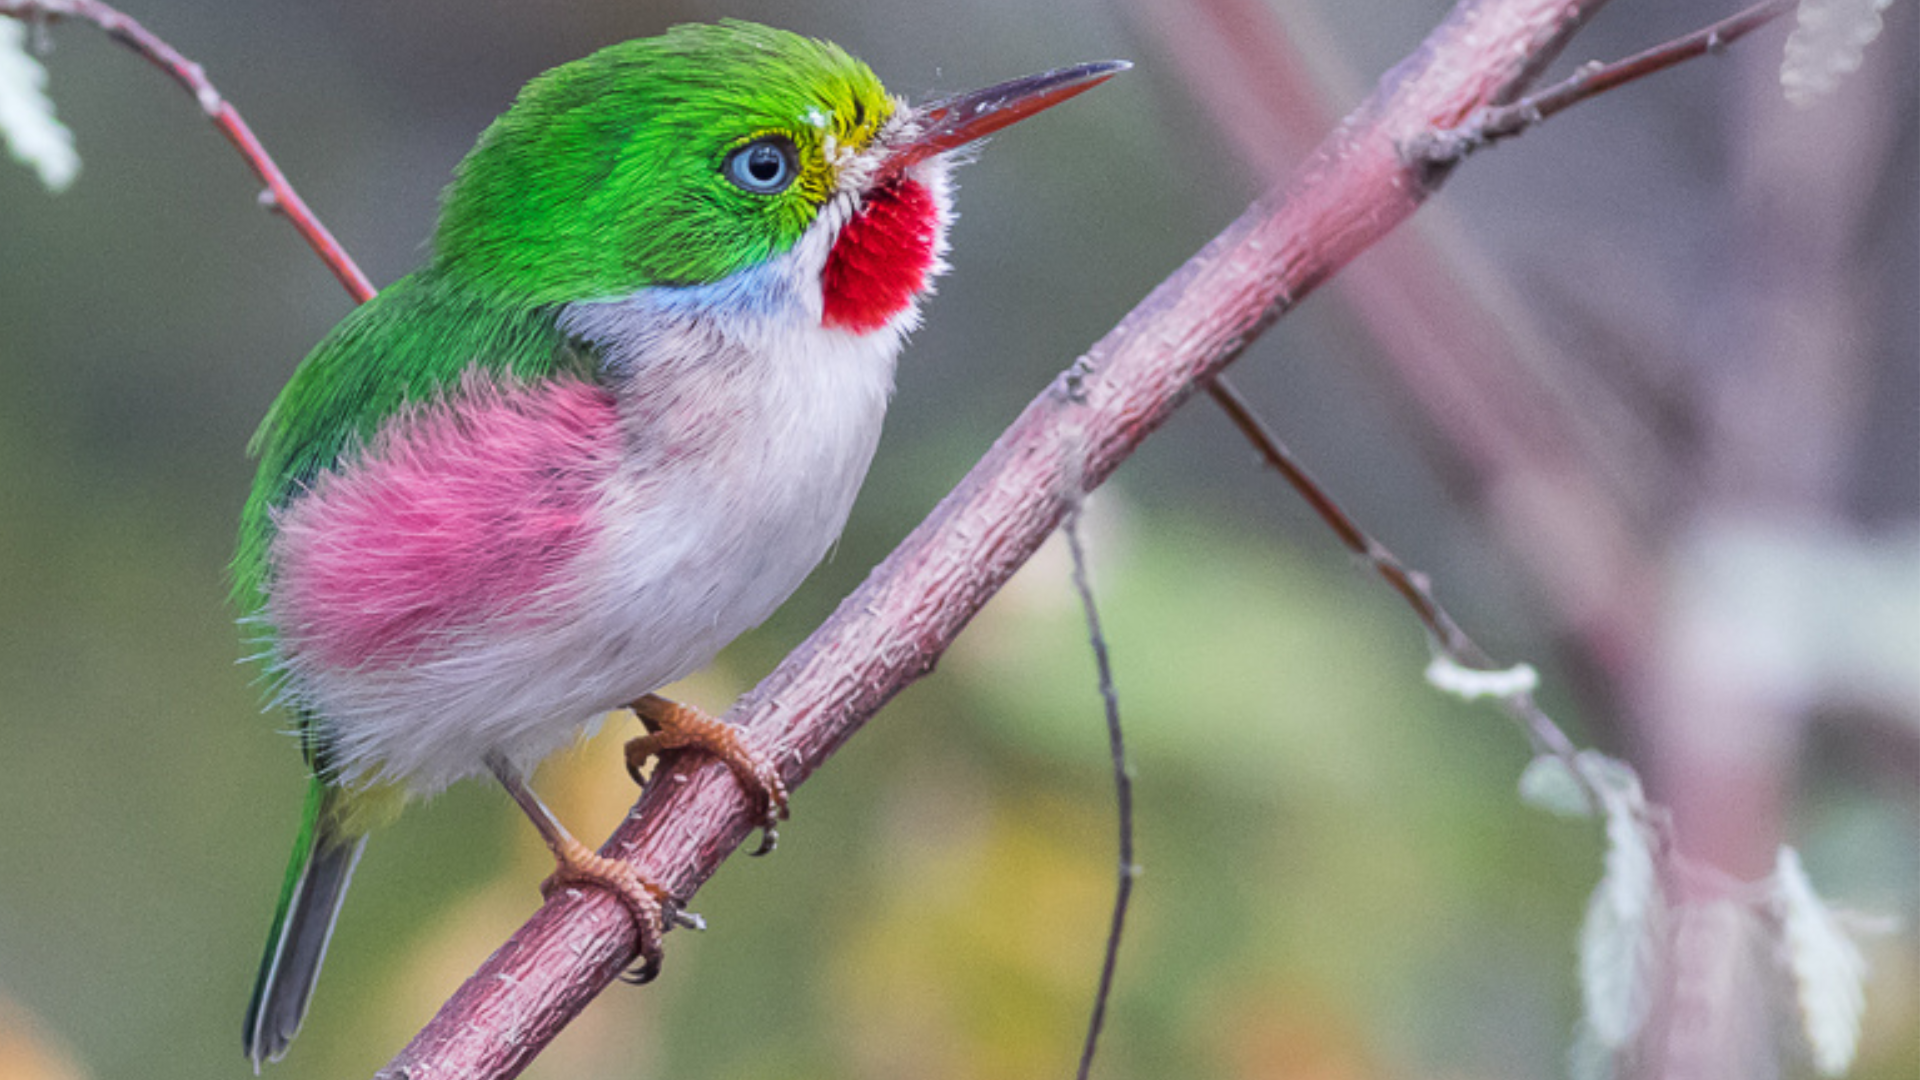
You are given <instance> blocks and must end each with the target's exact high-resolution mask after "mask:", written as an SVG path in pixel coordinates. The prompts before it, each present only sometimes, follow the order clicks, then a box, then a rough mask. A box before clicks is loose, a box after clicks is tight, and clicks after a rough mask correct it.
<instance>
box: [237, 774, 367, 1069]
mask: <svg viewBox="0 0 1920 1080" xmlns="http://www.w3.org/2000/svg"><path fill="white" fill-rule="evenodd" d="M344 798H345V793H344V792H343V791H342V790H341V789H340V788H338V787H335V786H334V785H332V784H329V783H327V782H326V781H324V780H322V779H320V778H319V777H315V778H314V779H313V783H312V786H311V787H309V788H308V789H307V809H306V816H305V817H304V818H303V819H302V821H301V823H300V835H299V836H298V837H297V838H296V839H295V840H294V844H293V862H292V864H291V865H290V866H288V867H287V883H286V885H285V886H284V887H283V888H282V889H281V890H280V906H279V908H278V909H277V910H275V911H274V913H273V930H272V931H271V932H270V933H269V934H268V935H267V954H266V956H265V957H263V958H262V959H261V961H260V976H259V978H258V979H256V980H255V981H254V984H253V1000H252V1001H250V1002H248V1004H247V1030H246V1050H247V1059H248V1060H250V1061H252V1062H253V1071H254V1072H255V1073H256V1074H257V1073H259V1071H260V1063H261V1062H263V1061H278V1060H280V1058H281V1056H282V1055H284V1054H285V1053H286V1052H287V1046H288V1044H290V1043H292V1042H293V1036H294V1033H296V1032H298V1031H299V1030H300V1021H301V1019H302V1018H304V1017H305V1016H306V1015H307V1003H308V1002H309V1001H310V1000H312V998H313V984H314V981H315V980H316V979H318V978H319V977H320V962H321V961H322V960H324V959H326V955H327V940H328V939H329V938H331V937H333V921H334V919H336V918H338V917H339V915H340V901H341V900H342V899H343V898H345V896H346V894H347V883H348V881H350V880H352V878H353V868H354V865H355V864H356V863H358V862H359V861H360V852H361V851H362V850H363V849H364V848H365V847H366V846H367V837H366V834H365V833H364V832H350V831H348V830H347V829H346V828H344V827H343V826H342V822H343V821H344V820H345V816H344V815H342V814H341V813H340V810H341V806H340V803H341V801H342V800H343V799H344Z"/></svg>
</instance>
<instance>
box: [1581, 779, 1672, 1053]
mask: <svg viewBox="0 0 1920 1080" xmlns="http://www.w3.org/2000/svg"><path fill="white" fill-rule="evenodd" d="M1601 798H1602V801H1603V804H1604V809H1605V811H1606V822H1607V856H1606V872H1605V873H1604V874H1603V875H1602V876H1601V878H1600V884H1599V885H1598V886H1596V887H1595V888H1594V890H1593V897H1592V898H1591V899H1590V900H1589V901H1588V902H1587V919H1586V923H1585V924H1584V925H1583V926H1582V927H1581V928H1580V990H1581V997H1582V998H1583V999H1584V1001H1585V1004H1586V1015H1585V1016H1584V1018H1583V1019H1584V1020H1585V1024H1586V1028H1587V1030H1588V1031H1589V1032H1591V1033H1592V1035H1593V1037H1594V1038H1595V1039H1596V1040H1597V1041H1598V1042H1599V1043H1600V1045H1601V1046H1604V1047H1606V1048H1607V1049H1609V1050H1614V1051H1618V1050H1622V1049H1624V1048H1626V1047H1627V1046H1628V1045H1629V1044H1631V1043H1632V1042H1633V1040H1634V1039H1635V1038H1636V1037H1637V1036H1638V1035H1639V1034H1640V1028H1641V1026H1642V1025H1643V1024H1644V1023H1645V1022H1646V1019H1647V1010H1648V1007H1649V1006H1650V1005H1651V1004H1652V998H1653V989H1652V988H1653V983H1654V978H1655V974H1656V972H1657V970H1658V967H1659V963H1660V959H1659V949H1658V942H1659V940H1660V929H1661V927H1662V925H1663V923H1664V921H1665V917H1666V902H1665V899H1664V898H1663V896H1662V894H1661V890H1660V879H1659V874H1658V873H1657V871H1656V868H1655V866H1654V858H1653V845H1652V843H1651V840H1650V838H1649V837H1648V835H1647V832H1646V827H1645V825H1644V824H1643V823H1642V821H1641V812H1642V811H1643V810H1644V809H1645V805H1646V804H1645V801H1644V797H1643V796H1642V795H1641V792H1640V785H1639V781H1638V780H1637V779H1634V778H1633V777H1632V774H1631V773H1629V774H1627V775H1626V777H1625V778H1624V782H1623V783H1621V784H1619V785H1618V786H1615V785H1613V784H1609V785H1607V786H1606V787H1604V788H1602V790H1601Z"/></svg>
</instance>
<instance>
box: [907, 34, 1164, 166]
mask: <svg viewBox="0 0 1920 1080" xmlns="http://www.w3.org/2000/svg"><path fill="white" fill-rule="evenodd" d="M1132 66H1133V65H1132V64H1129V63H1127V62H1126V61H1125V60H1102V61H1098V62H1096V63H1091V64H1076V65H1074V66H1073V67H1069V68H1060V69H1058V70H1056V71H1048V72H1043V73H1042V74H1039V75H1028V76H1027V77H1026V78H1023V79H1014V80H1012V81H1010V82H1003V83H999V84H998V85H995V86H989V87H987V88H986V89H984V90H975V91H974V92H972V93H970V94H961V95H959V96H957V97H951V98H947V99H946V100H944V101H936V102H933V103H932V104H930V105H922V106H921V107H919V108H918V109H915V110H914V114H915V118H916V119H917V120H919V121H920V131H919V133H918V134H916V135H915V136H914V137H913V138H912V139H910V140H908V141H906V142H903V143H901V144H900V145H898V146H895V147H893V148H892V149H891V150H890V151H889V152H888V154H887V157H886V159H885V161H883V162H882V163H881V166H880V177H879V178H880V179H881V180H886V179H889V178H891V177H895V176H898V175H900V174H901V173H902V172H905V171H906V170H907V169H908V168H910V167H911V166H913V164H914V163H915V162H919V161H925V160H926V159H927V158H930V157H932V156H934V155H935V154H943V153H946V152H947V151H948V150H952V149H954V148H955V147H959V146H965V145H966V144H968V143H970V142H973V141H974V140H976V139H979V138H982V137H984V136H987V135H991V134H993V133H994V132H996V131H999V130H1000V129H1001V128H1003V127H1006V126H1007V125H1009V124H1013V123H1017V122H1019V121H1021V120H1025V119H1026V118H1027V117H1029V116H1032V115H1033V114H1034V113H1037V112H1039V111H1040V110H1042V109H1048V108H1052V107H1053V106H1055V105H1058V104H1060V103H1061V102H1063V101H1065V100H1067V99H1068V98H1070V97H1073V96H1075V95H1077V94H1080V93H1083V92H1085V91H1088V90H1091V89H1093V88H1094V87H1096V86H1099V85H1100V84H1101V83H1103V82H1106V81H1107V80H1108V79H1111V78H1113V77H1114V76H1115V75H1118V74H1120V73H1121V72H1123V71H1125V70H1127V69H1128V68H1130V67H1132Z"/></svg>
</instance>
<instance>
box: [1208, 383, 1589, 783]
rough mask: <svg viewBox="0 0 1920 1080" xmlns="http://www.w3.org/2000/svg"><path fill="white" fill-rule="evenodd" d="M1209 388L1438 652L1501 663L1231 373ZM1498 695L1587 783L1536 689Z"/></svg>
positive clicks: (1472, 663)
mask: <svg viewBox="0 0 1920 1080" xmlns="http://www.w3.org/2000/svg"><path fill="white" fill-rule="evenodd" d="M1207 393H1208V394H1210V395H1211V396H1212V397H1213V400H1214V402H1215V403H1216V404H1218V405H1219V406H1220V408H1221V409H1223V410H1225V412H1226V414H1227V417H1228V418H1229V419H1231V420H1232V421H1233V426H1234V427H1236V428H1239V429H1240V433H1241V434H1242V435H1244V436H1246V438H1247V441H1248V442H1251V443H1252V444H1253V446H1254V449H1256V450H1258V451H1259V452H1260V456H1261V457H1262V458H1263V459H1265V460H1266V462H1267V464H1269V465H1271V466H1273V468H1274V469H1275V470H1276V471H1278V472H1279V473H1280V475H1281V476H1282V477H1284V478H1285V479H1286V481H1287V483H1288V484H1289V485H1291V486H1292V487H1293V490H1294V491H1296V492H1298V493H1299V494H1300V497H1301V498H1303V499H1305V500H1306V501H1307V505H1308V506H1310V507H1312V508H1313V511H1314V513H1316V514H1319V515H1320V520H1322V521H1324V522H1326V524H1327V527H1328V528H1330V529H1332V530H1333V533H1334V535H1335V536H1338V537H1339V538H1340V542H1341V543H1342V544H1345V545H1346V546H1347V549H1348V550H1349V551H1352V552H1353V553H1354V554H1356V555H1358V556H1360V558H1362V559H1364V560H1366V563H1367V565H1368V566H1369V567H1371V568H1372V569H1373V572H1374V573H1376V574H1378V575H1380V577H1381V578H1382V579H1383V580H1385V581H1386V583H1387V584H1388V585H1390V586H1392V588H1393V591H1394V592H1396V593H1398V594H1400V598H1401V599H1403V600H1405V601H1406V602H1407V606H1409V607H1411V608H1412V609H1413V612H1414V614H1415V615H1416V616H1418V617H1419V619H1420V624H1421V625H1422V626H1425V627H1426V628H1427V635H1428V638H1429V639H1430V640H1431V641H1432V643H1433V648H1434V650H1435V651H1436V652H1438V653H1439V654H1440V655H1442V656H1444V657H1446V658H1447V659H1448V660H1450V661H1452V662H1453V663H1454V664H1456V665H1458V666H1460V667H1463V668H1468V669H1472V670H1476V671H1487V670H1491V669H1493V668H1495V667H1496V666H1497V665H1495V663H1494V662H1493V659H1492V658H1491V657H1489V656H1488V655H1487V652H1486V650H1485V649H1482V648H1481V647H1480V646H1479V644H1478V643H1477V642H1475V641H1474V640H1473V639H1472V638H1471V637H1468V636H1467V632H1466V631H1465V630H1462V629H1461V628H1460V624H1459V623H1457V622H1455V621H1454V618H1453V616H1452V615H1450V614H1448V613H1447V609H1446V608H1444V607H1441V606H1440V601H1439V600H1438V599H1436V598H1435V597H1434V595H1433V583H1432V582H1431V581H1430V580H1429V579H1428V577H1427V575H1425V574H1423V573H1420V572H1419V571H1417V570H1410V569H1408V568H1407V566H1406V564H1405V563H1402V562H1401V561H1400V560H1399V558H1397V557H1396V556H1395V555H1394V554H1393V552H1391V551H1389V550H1387V547H1386V545H1384V544H1382V543H1381V542H1380V541H1378V540H1375V539H1374V538H1373V537H1372V536H1371V535H1369V534H1368V533H1367V531H1366V530H1365V529H1362V528H1361V527H1360V525H1359V523H1358V522H1356V521H1354V520H1353V517H1352V516H1351V515H1349V514H1348V513H1347V512H1346V510H1345V509H1343V508H1342V507H1341V506H1340V504H1339V503H1338V502H1337V501H1335V500H1334V498H1333V496H1332V494H1330V493H1329V492H1328V491H1327V489H1326V488H1323V487H1321V486H1320V484H1319V482H1318V481H1316V480H1315V479H1314V478H1313V476H1312V475H1311V474H1309V473H1308V472H1307V469H1306V466H1304V465H1302V464H1301V463H1300V461H1299V459H1298V458H1295V457H1294V456H1293V454H1292V452H1291V451H1289V450H1288V449H1287V448H1286V445H1285V444H1284V443H1282V442H1281V441H1280V438H1279V436H1277V435H1275V434H1274V433H1273V431H1272V429H1270V428H1268V427H1267V425H1266V424H1265V422H1263V421H1262V420H1261V419H1260V417H1259V416H1258V415H1256V414H1255V413H1254V411H1253V409H1252V408H1251V407H1250V406H1249V405H1248V404H1247V401H1246V399H1245V398H1243V397H1241V396H1240V392H1239V391H1238V390H1235V389H1234V387H1233V384H1232V383H1230V382H1228V381H1227V379H1226V376H1224V375H1220V376H1215V377H1214V379H1213V381H1212V382H1210V383H1208V384H1207ZM1495 699H1496V700H1497V701H1499V703H1500V706H1501V708H1502V709H1504V710H1505V711H1506V712H1507V714H1508V715H1509V716H1511V717H1512V718H1513V719H1514V721H1515V722H1516V723H1518V724H1519V725H1520V728H1521V730H1523V731H1525V732H1526V733H1527V737H1528V738H1529V739H1530V740H1531V741H1532V742H1533V746H1534V751H1535V752H1536V753H1541V754H1552V755H1553V756H1555V757H1557V758H1559V759H1561V760H1562V761H1564V762H1566V764H1567V767H1568V768H1569V769H1570V770H1571V771H1572V772H1573V774H1574V775H1575V776H1576V777H1579V778H1580V779H1581V782H1582V783H1583V784H1586V783H1588V781H1587V779H1586V776H1585V770H1583V769H1582V768H1580V766H1579V764H1578V762H1577V760H1576V753H1577V751H1576V748H1575V746H1574V742H1573V740H1572V739H1570V738H1568V737H1567V733H1566V732H1565V731H1562V730H1561V729H1560V726H1559V725H1558V724H1556V723H1554V722H1553V719H1552V718H1551V717H1549V716H1548V715H1547V714H1546V712H1545V710H1543V709H1541V708H1540V706H1539V703H1537V702H1536V701H1534V698H1533V694H1532V692H1531V691H1528V690H1524V689H1523V690H1515V691H1512V692H1510V693H1505V694H1499V695H1495ZM1594 794H1597V792H1596V793H1594Z"/></svg>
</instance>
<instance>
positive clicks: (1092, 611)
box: [1061, 504, 1140, 1080]
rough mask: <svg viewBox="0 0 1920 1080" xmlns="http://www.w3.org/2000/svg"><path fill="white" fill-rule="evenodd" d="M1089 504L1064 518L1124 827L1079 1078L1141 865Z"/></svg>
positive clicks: (1096, 1034) (1103, 1011) (1087, 1071)
mask: <svg viewBox="0 0 1920 1080" xmlns="http://www.w3.org/2000/svg"><path fill="white" fill-rule="evenodd" d="M1082 509H1084V504H1082V505H1081V506H1079V507H1076V508H1075V509H1074V510H1073V512H1072V513H1070V514H1068V515H1067V519H1066V521H1064V522H1062V523H1061V531H1062V532H1064V533H1066V536H1067V551H1068V552H1070V553H1071V554H1072V555H1073V588H1074V591H1075V592H1078V593H1079V594H1080V610H1081V611H1082V612H1083V613H1084V614H1085V615H1086V619H1087V640H1088V642H1089V643H1090V644H1091V645H1092V646H1093V663H1094V667H1095V669H1096V670H1097V671H1098V672H1099V678H1100V701H1101V704H1102V705H1103V706H1104V707H1105V710H1106V716H1107V745H1108V747H1109V748H1110V749H1111V750H1112V751H1113V796H1114V807H1115V811H1116V814H1117V816H1118V818H1119V828H1120V880H1119V884H1118V886H1117V887H1116V888H1115V889H1114V893H1113V921H1112V922H1111V924H1109V926H1108V927H1107V951H1106V957H1105V959H1104V960H1102V961H1101V964H1100V989H1099V990H1098V991H1097V992H1096V993H1095V994H1094V998H1093V1016H1092V1018H1091V1019H1089V1020H1088V1022H1087V1041H1086V1045H1085V1046H1084V1047H1083V1048H1082V1049H1081V1051H1080V1070H1079V1072H1078V1073H1077V1074H1076V1075H1077V1076H1078V1077H1079V1080H1087V1078H1088V1077H1089V1076H1091V1075H1092V1073H1093V1054H1094V1050H1095V1049H1096V1047H1097V1046H1098V1045H1099V1042H1100V1029H1101V1028H1102V1027H1103V1026H1104V1025H1105V1024H1106V1019H1107V1001H1108V999H1110V998H1111V997H1112V996H1113V979H1114V971H1115V970H1116V969H1117V968H1118V967H1119V964H1120V942H1121V939H1122V938H1123V937H1124V936H1125V933H1126V926H1127V904H1128V901H1129V900H1130V899H1131V898H1132V896H1133V879H1134V877H1135V876H1137V875H1138V874H1139V872H1140V871H1139V867H1138V866H1136V865H1135V864H1134V861H1133V774H1132V772H1131V770H1130V769H1129V768H1128V767H1127V741H1126V733H1125V732H1124V731H1123V730H1122V728H1121V727H1120V694H1119V692H1118V691H1116V690H1115V689H1114V685H1113V663H1112V660H1111V659H1110V658H1109V656H1108V654H1107V638H1106V635H1105V634H1104V633H1102V632H1101V630H1100V612H1099V609H1098V608H1096V607H1095V605H1094V602H1093V585H1092V584H1091V583H1090V582H1089V580H1088V575H1087V553H1086V549H1085V547H1084V546H1083V545H1082V544H1081V543H1080V519H1081V511H1082Z"/></svg>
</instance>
